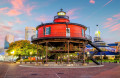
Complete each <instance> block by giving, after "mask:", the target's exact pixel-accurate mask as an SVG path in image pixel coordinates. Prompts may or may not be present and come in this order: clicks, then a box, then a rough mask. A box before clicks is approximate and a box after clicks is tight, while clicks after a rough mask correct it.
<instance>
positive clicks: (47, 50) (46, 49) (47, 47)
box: [46, 42, 48, 63]
mask: <svg viewBox="0 0 120 78" xmlns="http://www.w3.org/2000/svg"><path fill="white" fill-rule="evenodd" d="M47 52H48V42H46V63H47Z"/></svg>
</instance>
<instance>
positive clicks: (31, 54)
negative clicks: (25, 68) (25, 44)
mask: <svg viewBox="0 0 120 78" xmlns="http://www.w3.org/2000/svg"><path fill="white" fill-rule="evenodd" d="M31 55H32V52H30V64H31V63H32V61H31Z"/></svg>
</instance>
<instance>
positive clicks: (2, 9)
mask: <svg viewBox="0 0 120 78" xmlns="http://www.w3.org/2000/svg"><path fill="white" fill-rule="evenodd" d="M7 9H8V7H4V8H0V11H4V10H7Z"/></svg>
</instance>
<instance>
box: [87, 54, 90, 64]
mask: <svg viewBox="0 0 120 78" xmlns="http://www.w3.org/2000/svg"><path fill="white" fill-rule="evenodd" d="M89 56H90V52H87V59H88V64H89Z"/></svg>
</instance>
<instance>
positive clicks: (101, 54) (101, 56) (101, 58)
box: [100, 52, 102, 65]
mask: <svg viewBox="0 0 120 78" xmlns="http://www.w3.org/2000/svg"><path fill="white" fill-rule="evenodd" d="M100 55H101V65H102V52H101V53H100Z"/></svg>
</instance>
